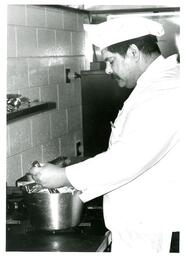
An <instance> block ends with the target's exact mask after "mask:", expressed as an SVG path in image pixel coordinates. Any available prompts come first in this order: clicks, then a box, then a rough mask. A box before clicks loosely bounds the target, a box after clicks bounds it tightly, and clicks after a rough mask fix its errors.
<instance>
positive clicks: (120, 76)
mask: <svg viewBox="0 0 185 256" xmlns="http://www.w3.org/2000/svg"><path fill="white" fill-rule="evenodd" d="M85 30H86V31H87V33H88V36H89V39H90V40H91V42H92V43H93V44H94V45H96V46H97V47H99V48H100V50H101V52H102V56H103V58H104V60H105V62H106V73H108V74H111V75H113V76H114V78H115V79H117V82H118V85H119V86H121V87H127V88H133V89H134V90H133V91H132V93H131V95H130V96H129V98H128V99H127V100H126V101H125V102H124V105H123V108H122V109H121V110H120V111H119V113H118V116H117V118H116V120H115V122H114V124H113V125H112V132H111V135H110V140H109V146H108V149H107V151H106V152H103V153H100V154H98V155H97V156H95V157H93V158H90V159H88V160H86V161H84V162H81V163H78V164H75V165H72V166H69V167H67V168H59V167H57V166H55V165H52V164H48V163H44V164H42V167H41V168H37V167H35V168H32V169H31V173H32V174H33V177H34V179H35V180H36V181H37V182H38V183H40V184H42V185H43V186H45V187H48V188H53V187H61V186H68V185H72V186H74V187H75V188H76V189H78V190H80V191H82V193H81V195H80V197H81V200H82V201H83V202H87V201H89V200H91V199H94V198H96V197H99V196H101V195H103V198H104V200H103V211H104V219H105V224H106V227H107V228H108V229H109V230H110V231H111V233H112V252H114V253H122V255H127V254H126V253H137V254H135V255H140V253H141V255H143V254H144V253H147V255H149V254H148V253H168V252H169V249H170V241H171V235H172V232H173V231H180V229H181V226H182V216H183V215H181V214H182V209H181V207H182V206H181V196H182V193H183V191H182V188H183V184H182V180H183V178H182V175H183V173H182V168H181V164H180V159H179V158H180V154H179V152H180V146H179V144H180V143H179V134H178V123H179V122H178V121H179V120H178V117H179V116H178V113H179V109H178V108H179V107H178V105H179V104H178V102H179V96H178V94H179V63H178V62H177V56H176V55H173V56H170V57H168V58H167V59H165V58H164V57H163V56H162V55H161V53H160V49H159V47H158V45H157V37H160V36H162V35H163V34H164V30H163V27H162V25H161V24H159V23H158V22H155V21H152V20H150V19H146V18H141V17H136V18H134V17H131V18H130V17H129V16H125V17H119V18H115V19H110V20H107V21H106V22H103V23H101V24H98V25H85ZM105 93H106V91H105ZM123 253H125V254H123Z"/></svg>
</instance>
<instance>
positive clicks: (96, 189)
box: [66, 96, 179, 202]
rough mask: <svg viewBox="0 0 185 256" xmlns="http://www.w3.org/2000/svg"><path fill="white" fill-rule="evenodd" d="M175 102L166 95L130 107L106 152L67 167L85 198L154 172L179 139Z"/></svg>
mask: <svg viewBox="0 0 185 256" xmlns="http://www.w3.org/2000/svg"><path fill="white" fill-rule="evenodd" d="M164 103H165V104H164ZM172 105H173V104H171V102H170V99H168V100H167V99H165V98H164V97H163V96H161V97H157V98H154V99H150V100H146V101H145V102H144V103H142V104H141V105H140V106H139V107H137V108H133V109H132V110H130V112H129V114H128V116H127V118H126V119H127V121H126V124H124V128H123V130H122V132H121V134H120V139H119V140H117V141H116V142H115V143H113V144H112V145H111V147H110V148H109V149H108V150H107V151H106V152H104V153H101V154H99V155H97V156H95V157H93V158H91V159H88V160H86V161H84V162H82V163H79V164H76V165H73V166H69V167H67V168H66V174H67V177H68V179H69V180H70V182H71V183H72V185H73V186H74V187H76V188H77V189H79V190H81V191H82V194H81V199H82V200H83V201H84V202H86V201H89V200H91V199H93V198H95V197H98V196H101V195H103V194H106V193H108V192H110V191H112V190H114V189H117V188H119V187H120V186H124V185H126V184H127V183H129V182H132V180H135V179H137V178H138V179H139V177H140V175H144V173H145V172H146V171H150V172H152V166H154V165H156V164H157V163H158V161H161V160H162V158H163V157H165V155H166V154H167V153H168V151H169V150H171V149H172V148H173V147H174V145H176V143H177V142H178V140H179V139H178V125H177V124H178V120H177V112H176V108H174V106H172Z"/></svg>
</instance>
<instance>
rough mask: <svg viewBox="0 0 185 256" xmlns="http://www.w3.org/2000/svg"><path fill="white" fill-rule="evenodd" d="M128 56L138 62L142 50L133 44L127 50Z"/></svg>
mask: <svg viewBox="0 0 185 256" xmlns="http://www.w3.org/2000/svg"><path fill="white" fill-rule="evenodd" d="M127 54H128V55H129V56H130V57H132V58H134V59H135V60H136V61H138V60H139V58H140V50H139V49H138V48H137V46H136V45H135V44H131V45H130V46H129V48H128V50H127Z"/></svg>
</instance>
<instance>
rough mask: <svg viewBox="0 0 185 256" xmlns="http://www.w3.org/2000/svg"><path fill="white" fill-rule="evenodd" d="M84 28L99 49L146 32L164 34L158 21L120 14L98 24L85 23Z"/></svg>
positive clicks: (146, 33)
mask: <svg viewBox="0 0 185 256" xmlns="http://www.w3.org/2000/svg"><path fill="white" fill-rule="evenodd" d="M84 29H85V31H86V32H87V33H88V37H89V40H90V41H91V43H92V44H94V45H96V46H98V47H99V48H100V49H101V50H102V49H104V48H106V47H108V46H110V45H113V44H116V43H120V42H123V41H127V40H130V39H133V38H137V37H141V36H145V35H148V34H150V35H154V36H158V37H160V36H162V35H163V34H164V29H163V26H162V25H161V24H160V23H158V22H156V21H153V20H151V19H147V18H143V17H133V16H132V17H130V16H121V17H118V18H114V19H110V20H107V21H105V22H103V23H100V24H85V25H84Z"/></svg>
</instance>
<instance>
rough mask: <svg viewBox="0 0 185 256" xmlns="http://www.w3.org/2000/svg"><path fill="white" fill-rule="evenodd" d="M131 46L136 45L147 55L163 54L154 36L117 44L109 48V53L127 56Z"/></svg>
mask: <svg viewBox="0 0 185 256" xmlns="http://www.w3.org/2000/svg"><path fill="white" fill-rule="evenodd" d="M131 44H135V45H136V46H137V47H138V49H139V50H140V51H142V52H143V53H144V54H146V55H151V54H152V53H159V54H160V53H161V51H160V49H159V46H158V44H157V37H156V36H153V35H146V36H142V37H138V38H134V39H131V40H127V41H124V42H120V43H117V44H113V45H111V46H108V47H107V49H108V51H110V52H112V53H116V52H117V53H119V54H120V55H122V56H125V55H126V53H127V50H128V48H129V46H130V45H131Z"/></svg>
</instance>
